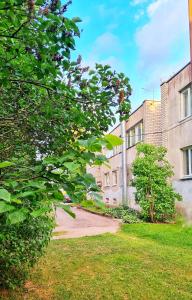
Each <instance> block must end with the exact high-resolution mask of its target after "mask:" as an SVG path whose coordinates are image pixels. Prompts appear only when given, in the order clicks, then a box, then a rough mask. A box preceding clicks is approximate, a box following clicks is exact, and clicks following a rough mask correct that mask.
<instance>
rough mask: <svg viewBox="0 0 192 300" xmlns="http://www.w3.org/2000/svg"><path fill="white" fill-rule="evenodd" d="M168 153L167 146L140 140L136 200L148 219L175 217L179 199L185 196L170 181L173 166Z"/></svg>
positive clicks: (135, 168) (136, 171)
mask: <svg viewBox="0 0 192 300" xmlns="http://www.w3.org/2000/svg"><path fill="white" fill-rule="evenodd" d="M165 156H166V149H165V148H163V147H156V146H154V145H149V144H139V145H138V146H137V157H136V159H135V161H134V163H133V175H134V176H135V177H134V180H133V185H134V186H135V187H136V200H137V201H138V203H139V205H140V206H141V208H142V214H143V216H144V217H145V219H148V220H150V221H151V222H157V221H161V222H162V221H168V220H170V219H172V218H173V217H174V216H175V201H176V200H181V197H180V195H178V194H177V193H176V192H175V191H174V189H173V187H172V185H171V184H170V182H169V178H170V177H171V176H172V175H173V170H172V167H171V165H170V164H169V162H168V161H167V159H166V158H165Z"/></svg>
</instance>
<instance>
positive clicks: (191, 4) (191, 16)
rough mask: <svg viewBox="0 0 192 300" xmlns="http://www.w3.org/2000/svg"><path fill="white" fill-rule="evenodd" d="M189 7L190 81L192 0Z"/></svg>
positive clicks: (191, 78) (191, 75)
mask: <svg viewBox="0 0 192 300" xmlns="http://www.w3.org/2000/svg"><path fill="white" fill-rule="evenodd" d="M188 8H189V36H190V59H191V70H190V81H192V0H188Z"/></svg>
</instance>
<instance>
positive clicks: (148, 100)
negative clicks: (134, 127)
mask: <svg viewBox="0 0 192 300" xmlns="http://www.w3.org/2000/svg"><path fill="white" fill-rule="evenodd" d="M151 101H153V102H159V103H161V100H156V99H151V100H150V99H146V100H144V101H143V102H142V103H141V105H139V106H138V107H137V108H136V109H135V110H134V111H133V112H132V113H131V114H130V115H129V118H130V117H131V116H132V115H133V114H135V113H136V112H137V111H138V110H139V109H140V108H141V107H142V106H143V105H144V104H145V102H151ZM129 118H128V119H127V120H126V122H127V121H129ZM120 124H121V122H119V123H118V124H117V125H116V126H115V127H114V128H113V129H112V130H110V131H109V134H110V133H112V132H113V131H114V130H115V129H117V128H118V127H119V126H120Z"/></svg>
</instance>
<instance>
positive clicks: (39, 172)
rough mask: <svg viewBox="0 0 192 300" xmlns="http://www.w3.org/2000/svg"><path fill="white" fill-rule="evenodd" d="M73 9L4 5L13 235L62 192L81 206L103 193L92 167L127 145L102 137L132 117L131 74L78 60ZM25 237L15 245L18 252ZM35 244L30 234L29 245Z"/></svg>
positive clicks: (3, 120) (1, 158)
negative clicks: (119, 121) (104, 153)
mask: <svg viewBox="0 0 192 300" xmlns="http://www.w3.org/2000/svg"><path fill="white" fill-rule="evenodd" d="M70 4H71V1H68V2H67V3H64V4H62V1H60V0H6V1H4V0H3V1H1V2H0V42H1V46H0V90H1V101H0V110H1V117H0V132H1V133H0V226H1V228H4V227H5V228H7V230H8V228H12V227H13V228H15V226H16V227H17V226H20V227H19V228H22V226H23V225H24V224H26V232H28V230H29V228H28V227H29V226H30V221H31V220H33V221H32V223H33V222H34V223H35V221H37V220H38V219H39V218H40V219H41V217H48V216H49V214H50V213H51V211H52V208H53V206H55V205H60V202H61V201H62V200H63V195H62V193H61V192H60V190H61V189H64V190H65V191H66V192H67V194H68V195H69V196H70V198H71V199H73V201H74V202H75V201H82V200H83V199H85V198H86V195H87V193H91V192H93V193H96V192H98V187H97V186H96V183H95V179H94V178H93V177H92V176H91V175H89V174H86V165H87V164H96V165H100V164H102V163H103V162H104V161H105V160H106V158H104V157H103V156H102V155H99V154H98V152H99V151H100V150H101V149H102V146H106V147H108V148H110V149H111V148H112V147H113V146H114V145H116V144H119V143H120V140H117V138H115V137H113V136H108V137H102V136H103V134H104V132H105V131H107V129H108V128H109V126H111V125H112V124H113V123H114V122H115V113H117V112H118V113H119V114H120V118H121V119H123V118H126V117H127V116H128V115H129V111H130V101H129V95H130V93H131V88H130V85H129V79H128V78H126V77H125V76H124V74H122V73H120V74H118V73H116V72H115V71H113V70H111V68H110V67H109V66H102V65H100V64H96V66H95V68H94V69H93V70H90V69H89V68H88V67H84V66H83V65H82V58H81V56H78V58H77V59H76V61H72V60H71V57H70V56H71V51H73V50H74V49H75V39H76V37H80V29H79V28H78V26H77V24H78V23H79V22H80V19H79V18H78V17H75V18H71V19H70V18H68V17H67V10H68V7H69V5H70ZM63 208H64V209H66V207H65V206H63ZM68 212H69V213H71V212H70V211H68ZM71 215H72V213H71ZM38 224H39V227H38V226H37V227H36V237H37V239H38V232H41V224H40V223H38V221H37V225H38ZM50 230H51V228H50ZM6 234H7V233H6V231H5V236H7V235H6ZM49 234H50V233H49ZM49 234H48V232H45V239H46V236H47V235H49ZM2 235H4V233H3V234H2ZM5 236H4V237H5ZM4 237H2V238H4ZM14 239H15V236H14V234H13V235H10V236H9V239H8V241H9V242H10V243H11V241H12V240H14ZM21 239H22V236H20V240H19V239H17V240H15V244H17V246H18V253H20V247H19V245H18V243H20V242H21ZM23 239H24V236H23ZM34 240H36V239H35V237H33V236H32V235H31V236H30V235H29V236H28V243H29V244H30V245H33V241H34ZM21 244H22V243H21ZM37 244H38V243H37ZM3 245H4V244H3ZM23 245H24V246H23V247H24V248H25V250H23V251H26V250H27V244H26V243H24V244H23ZM10 255H11V254H10ZM17 258H18V259H17V263H16V265H15V269H17V267H18V268H19V267H21V263H22V265H24V264H25V263H26V264H27V265H28V260H27V256H24V258H25V260H22V261H20V259H21V256H19V254H18V256H17ZM8 261H9V258H8ZM29 261H30V260H29ZM4 264H6V261H4ZM2 268H4V267H3V266H2ZM18 274H19V271H18ZM21 277H22V276H21ZM2 280H4V279H3V278H2ZM6 282H7V281H6ZM18 282H19V279H18ZM1 284H2V283H1Z"/></svg>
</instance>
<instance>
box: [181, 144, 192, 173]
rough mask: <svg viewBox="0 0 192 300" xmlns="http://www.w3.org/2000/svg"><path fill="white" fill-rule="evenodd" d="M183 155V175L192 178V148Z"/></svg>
mask: <svg viewBox="0 0 192 300" xmlns="http://www.w3.org/2000/svg"><path fill="white" fill-rule="evenodd" d="M183 154H184V175H185V176H192V147H190V148H188V149H185V150H184V151H183Z"/></svg>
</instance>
